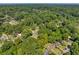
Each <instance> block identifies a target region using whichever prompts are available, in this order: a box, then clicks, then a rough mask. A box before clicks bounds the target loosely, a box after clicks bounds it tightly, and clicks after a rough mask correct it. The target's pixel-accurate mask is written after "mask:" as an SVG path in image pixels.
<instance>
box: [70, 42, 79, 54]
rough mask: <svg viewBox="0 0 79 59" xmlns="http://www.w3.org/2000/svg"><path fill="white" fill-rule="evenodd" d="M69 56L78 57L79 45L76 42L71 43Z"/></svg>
mask: <svg viewBox="0 0 79 59" xmlns="http://www.w3.org/2000/svg"><path fill="white" fill-rule="evenodd" d="M71 54H72V55H79V45H78V43H77V42H73V43H72V46H71Z"/></svg>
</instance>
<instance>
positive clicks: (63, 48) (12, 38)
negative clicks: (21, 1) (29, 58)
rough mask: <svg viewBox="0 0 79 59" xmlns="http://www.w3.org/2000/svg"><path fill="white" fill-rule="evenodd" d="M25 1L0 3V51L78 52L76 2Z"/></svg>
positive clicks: (77, 11) (78, 27) (13, 53)
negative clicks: (39, 2) (22, 3)
mask: <svg viewBox="0 0 79 59" xmlns="http://www.w3.org/2000/svg"><path fill="white" fill-rule="evenodd" d="M28 5H29V4H28ZM28 5H27V6H26V5H24V6H23V5H22V6H21V5H18V6H17V5H1V6H0V55H79V5H77V6H76V5H64V6H62V5H53V4H51V5H49V4H48V6H47V5H44V6H42V5H40V6H39V5H35V6H37V7H32V6H33V5H31V6H28ZM38 6H39V7H38Z"/></svg>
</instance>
